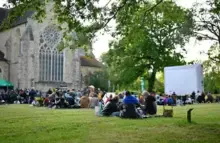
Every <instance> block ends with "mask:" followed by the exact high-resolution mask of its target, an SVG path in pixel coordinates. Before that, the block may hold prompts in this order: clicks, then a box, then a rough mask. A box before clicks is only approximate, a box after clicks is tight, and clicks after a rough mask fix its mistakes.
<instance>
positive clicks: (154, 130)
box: [0, 104, 220, 143]
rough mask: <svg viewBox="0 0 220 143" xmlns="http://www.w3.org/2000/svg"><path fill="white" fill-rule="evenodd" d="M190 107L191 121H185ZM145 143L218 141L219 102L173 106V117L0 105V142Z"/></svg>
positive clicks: (219, 129)
mask: <svg viewBox="0 0 220 143" xmlns="http://www.w3.org/2000/svg"><path fill="white" fill-rule="evenodd" d="M191 107H193V108H194V110H193V111H192V120H193V123H192V124H188V123H187V122H186V112H187V109H189V108H191ZM159 114H162V108H161V107H159ZM147 142H149V143H151V142H155V143H158V142H161V143H177V142H178V143H185V142H186V143H200V142H201V143H205V142H207V143H220V104H204V105H191V106H185V107H174V118H162V117H161V118H149V119H143V120H125V119H120V118H116V117H109V118H104V117H96V116H95V115H94V111H93V110H89V109H77V110H75V109H73V110H70V109H68V110H51V109H46V108H34V107H29V106H28V105H6V106H5V105H3V106H0V143H147Z"/></svg>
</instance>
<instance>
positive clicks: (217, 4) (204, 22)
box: [193, 0, 220, 62]
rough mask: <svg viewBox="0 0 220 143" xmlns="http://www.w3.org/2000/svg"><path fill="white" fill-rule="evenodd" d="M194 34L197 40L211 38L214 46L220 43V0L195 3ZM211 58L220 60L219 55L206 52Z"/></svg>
mask: <svg viewBox="0 0 220 143" xmlns="http://www.w3.org/2000/svg"><path fill="white" fill-rule="evenodd" d="M193 13H194V19H195V34H196V37H197V39H198V40H212V41H214V42H215V44H214V47H215V48H216V47H218V48H219V45H220V17H219V14H220V1H219V0H207V1H206V3H204V4H198V3H196V4H195V5H194V8H193ZM207 54H208V55H209V58H210V59H211V60H214V61H217V62H220V58H219V57H220V55H215V56H213V54H212V53H210V51H209V52H208V53H207Z"/></svg>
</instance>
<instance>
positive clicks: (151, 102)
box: [145, 94, 157, 115]
mask: <svg viewBox="0 0 220 143" xmlns="http://www.w3.org/2000/svg"><path fill="white" fill-rule="evenodd" d="M155 101H156V99H155V97H154V96H152V95H150V94H148V95H147V96H145V112H146V114H150V115H154V114H156V113H157V107H156V103H155Z"/></svg>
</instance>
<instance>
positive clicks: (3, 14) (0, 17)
mask: <svg viewBox="0 0 220 143" xmlns="http://www.w3.org/2000/svg"><path fill="white" fill-rule="evenodd" d="M9 11H10V9H5V8H0V25H1V24H2V22H3V21H4V20H5V19H7V17H8V15H9ZM33 14H34V11H30V10H29V11H27V12H25V13H24V15H23V16H20V17H18V19H17V20H16V21H15V22H14V23H13V24H12V27H16V26H18V25H21V24H24V23H26V22H27V19H28V18H30V17H31V16H32V15H33Z"/></svg>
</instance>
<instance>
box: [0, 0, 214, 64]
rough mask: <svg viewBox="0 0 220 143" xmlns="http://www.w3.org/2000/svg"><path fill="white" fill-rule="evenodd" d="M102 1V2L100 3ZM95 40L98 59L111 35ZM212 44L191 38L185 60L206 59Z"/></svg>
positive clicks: (185, 2)
mask: <svg viewBox="0 0 220 143" xmlns="http://www.w3.org/2000/svg"><path fill="white" fill-rule="evenodd" d="M6 1H7V0H0V6H2V5H3V4H4V3H5V2H6ZM102 2H103V3H102ZM102 2H101V3H102V4H105V2H106V0H103V1H102ZM176 2H177V4H178V5H181V6H183V7H186V8H190V7H192V4H193V3H194V2H200V3H204V2H205V0H176ZM110 25H111V26H113V27H114V25H115V23H114V21H112V22H111V23H110ZM97 35H98V36H97V38H96V40H95V41H94V42H93V52H94V54H95V56H96V58H98V59H99V57H100V55H101V54H102V53H104V52H107V51H108V49H109V47H108V43H109V41H111V40H112V37H111V36H110V35H109V34H107V33H106V34H104V35H102V34H97ZM211 45H212V42H211V41H202V42H199V41H197V40H196V39H194V38H191V39H190V41H189V43H187V44H186V47H185V48H186V49H187V51H188V54H187V55H186V56H185V57H186V60H187V61H191V60H206V59H207V56H206V55H204V54H202V55H201V54H200V53H201V52H203V51H204V52H207V50H208V49H209V47H210V46H211Z"/></svg>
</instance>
